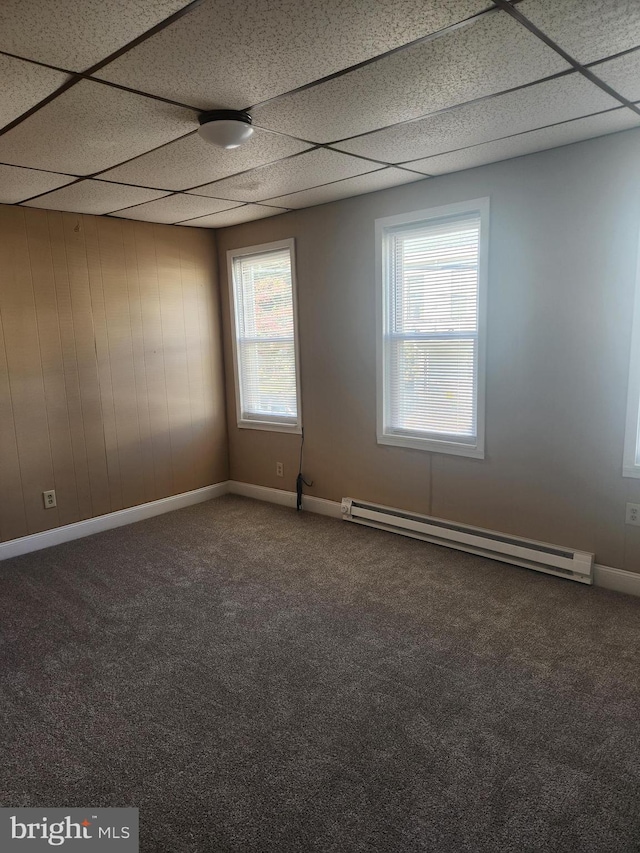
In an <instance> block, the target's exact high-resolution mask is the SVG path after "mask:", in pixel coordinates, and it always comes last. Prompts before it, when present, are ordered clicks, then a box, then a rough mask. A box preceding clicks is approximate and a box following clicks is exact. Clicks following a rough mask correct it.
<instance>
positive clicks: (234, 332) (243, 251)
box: [227, 237, 302, 435]
mask: <svg viewBox="0 0 640 853" xmlns="http://www.w3.org/2000/svg"><path fill="white" fill-rule="evenodd" d="M278 249H288V250H289V257H290V261H291V296H292V307H293V347H294V358H295V377H296V410H297V419H296V422H295V423H283V422H280V423H279V422H278V421H276V420H273V421H272V420H263V421H261V420H257V419H253V418H252V419H247V418H243V417H242V388H241V381H240V380H241V375H240V363H239V360H238V321H237V311H236V283H235V278H234V261H235V260H236V258H245V257H250V256H252V255H263V254H268V253H269V252H274V251H277V250H278ZM227 279H228V286H229V309H230V315H231V345H232V350H233V376H234V384H235V393H236V424H237V426H238V428H239V429H258V430H268V431H270V432H288V433H293V434H298V435H299V434H300V433H301V432H302V394H301V387H300V347H299V341H298V282H297V276H296V254H295V239H294V238H293V237H290V238H288V239H285V240H276V241H274V242H272V243H260V244H259V245H257V246H242V247H241V248H238V249H229V250H228V251H227Z"/></svg>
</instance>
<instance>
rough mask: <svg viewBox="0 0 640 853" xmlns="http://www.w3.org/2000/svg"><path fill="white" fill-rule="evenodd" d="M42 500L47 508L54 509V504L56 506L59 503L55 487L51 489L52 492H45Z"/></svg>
mask: <svg viewBox="0 0 640 853" xmlns="http://www.w3.org/2000/svg"><path fill="white" fill-rule="evenodd" d="M42 500H43V501H44V508H45V509H52V508H53V507H54V506H56V505H57V504H56V493H55V489H51V491H50V492H43V493H42Z"/></svg>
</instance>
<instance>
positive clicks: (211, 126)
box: [198, 110, 253, 150]
mask: <svg viewBox="0 0 640 853" xmlns="http://www.w3.org/2000/svg"><path fill="white" fill-rule="evenodd" d="M198 133H199V134H200V136H201V137H202V138H203V139H204V140H206V141H207V142H211V143H212V144H213V145H218V146H219V147H220V148H226V149H227V150H228V149H231V148H238V147H239V146H240V145H244V143H245V142H247V140H248V139H250V138H251V136H252V135H253V128H252V127H251V116H250V115H249V113H245V112H242V111H240V110H212V111H211V112H208V113H202V115H201V116H200V127H199V129H198Z"/></svg>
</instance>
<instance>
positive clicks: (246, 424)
mask: <svg viewBox="0 0 640 853" xmlns="http://www.w3.org/2000/svg"><path fill="white" fill-rule="evenodd" d="M237 426H238V429H261V430H268V431H269V432H290V433H292V434H293V435H300V434H301V433H302V426H301V425H300V424H279V423H272V422H270V421H238V424H237Z"/></svg>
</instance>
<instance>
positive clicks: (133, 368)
mask: <svg viewBox="0 0 640 853" xmlns="http://www.w3.org/2000/svg"><path fill="white" fill-rule="evenodd" d="M119 228H120V241H121V243H122V260H123V263H124V280H125V284H126V286H127V305H128V306H129V311H128V312H127V317H128V320H129V334H130V336H131V372H132V375H133V387H134V389H135V395H136V405H135V410H136V424H137V430H138V446H139V447H140V452H141V453H142V433H141V432H140V413H139V411H138V408H139V405H140V403H139V400H138V384H137V382H136V359H135V351H134V348H133V324H132V322H131V290H130V288H129V276H128V274H127V247H126V245H125V242H124V226H123V224H122V222H120V223H119ZM136 260H137V255H136ZM145 381H146V376H145ZM141 466H142V485H143V491H144V463H143V460H142V457H141Z"/></svg>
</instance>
